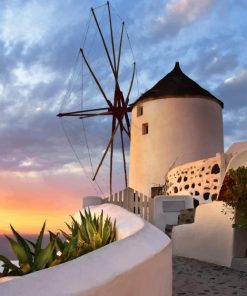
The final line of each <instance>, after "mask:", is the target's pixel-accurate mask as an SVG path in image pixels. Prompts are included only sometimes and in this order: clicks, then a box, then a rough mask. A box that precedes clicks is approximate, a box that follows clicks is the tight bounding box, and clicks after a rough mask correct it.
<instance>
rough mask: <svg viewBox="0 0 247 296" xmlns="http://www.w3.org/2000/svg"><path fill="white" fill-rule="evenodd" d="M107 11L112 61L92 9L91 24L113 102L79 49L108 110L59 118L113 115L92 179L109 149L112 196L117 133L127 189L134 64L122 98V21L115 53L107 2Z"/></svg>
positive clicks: (97, 109) (88, 111) (76, 112)
mask: <svg viewBox="0 0 247 296" xmlns="http://www.w3.org/2000/svg"><path fill="white" fill-rule="evenodd" d="M107 9H108V21H109V30H110V40H111V42H110V43H111V45H110V46H111V50H112V58H111V55H110V52H109V48H108V47H107V44H106V41H105V37H104V34H103V32H102V30H101V27H100V24H99V22H98V19H97V16H96V13H95V11H94V9H93V8H91V13H92V16H93V19H94V22H95V24H96V27H97V29H98V33H99V34H100V38H101V41H102V44H103V48H104V52H105V54H106V56H107V60H108V62H109V65H110V69H111V72H112V74H113V77H114V99H113V102H111V100H110V99H109V98H108V97H107V95H106V93H105V91H104V89H103V87H102V85H101V83H100V82H99V80H98V78H97V76H96V74H95V72H94V70H93V69H92V67H91V66H90V63H89V62H88V59H87V57H86V55H85V53H84V51H83V49H82V48H80V53H81V57H82V59H83V61H84V62H85V65H86V66H87V69H88V71H89V72H90V74H91V77H92V78H93V80H94V82H95V84H96V85H97V87H98V89H99V91H100V93H101V95H102V97H103V98H104V100H105V102H106V104H107V107H103V108H94V109H89V110H79V111H74V112H67V113H59V114H58V115H57V116H58V117H67V116H68V117H78V118H80V119H84V118H91V117H97V116H112V126H111V136H110V139H109V141H108V144H107V146H106V149H105V151H104V153H103V155H102V158H101V160H100V162H99V164H98V166H97V169H96V170H95V173H94V176H93V178H92V180H93V181H94V180H95V179H96V177H97V175H98V172H99V170H100V168H101V166H102V164H103V162H104V160H105V157H106V155H107V153H108V151H109V150H110V180H109V185H110V194H112V177H113V154H114V138H115V136H116V133H117V131H118V130H119V132H120V141H121V151H122V157H123V169H124V180H125V186H126V187H127V186H128V180H127V165H126V155H125V143H124V134H126V135H127V137H128V138H130V120H129V116H128V112H131V109H132V108H131V107H130V106H129V105H128V104H129V97H130V94H131V90H132V86H133V82H134V78H135V71H136V66H135V63H133V70H132V75H131V80H130V84H129V89H128V93H127V95H126V97H125V98H124V95H123V92H122V91H121V87H120V82H119V69H120V63H121V55H122V44H123V34H124V28H125V27H124V26H125V24H124V22H122V24H121V33H120V38H119V45H118V51H117V52H116V48H115V42H114V33H113V27H112V16H111V9H110V3H109V2H107Z"/></svg>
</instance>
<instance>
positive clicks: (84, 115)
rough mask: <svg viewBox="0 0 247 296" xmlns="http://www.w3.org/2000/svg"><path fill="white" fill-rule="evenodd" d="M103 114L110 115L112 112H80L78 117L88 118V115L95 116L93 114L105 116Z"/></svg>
mask: <svg viewBox="0 0 247 296" xmlns="http://www.w3.org/2000/svg"><path fill="white" fill-rule="evenodd" d="M105 115H112V112H102V113H88V114H80V115H79V116H80V117H79V118H80V119H83V118H89V117H95V116H105Z"/></svg>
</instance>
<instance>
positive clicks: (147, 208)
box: [104, 187, 153, 223]
mask: <svg viewBox="0 0 247 296" xmlns="http://www.w3.org/2000/svg"><path fill="white" fill-rule="evenodd" d="M104 202H105V203H112V204H115V205H118V206H120V207H122V208H124V209H126V210H128V211H130V212H132V213H134V214H137V215H138V216H140V217H141V218H143V219H145V220H146V221H149V222H151V223H152V221H153V199H151V198H150V197H148V196H147V195H144V194H142V193H141V192H139V191H137V190H134V189H132V188H130V187H128V188H125V189H124V190H122V191H119V192H117V193H114V194H112V195H111V196H109V197H107V198H105V199H104Z"/></svg>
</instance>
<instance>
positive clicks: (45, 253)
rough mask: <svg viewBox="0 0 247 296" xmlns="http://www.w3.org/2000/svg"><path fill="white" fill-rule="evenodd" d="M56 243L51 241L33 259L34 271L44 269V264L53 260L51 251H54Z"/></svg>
mask: <svg viewBox="0 0 247 296" xmlns="http://www.w3.org/2000/svg"><path fill="white" fill-rule="evenodd" d="M55 245H56V241H55V240H53V241H51V242H50V243H49V244H48V245H47V247H46V248H45V249H42V250H40V252H39V253H38V254H37V256H36V257H35V258H34V265H35V268H36V270H40V269H43V268H45V266H46V264H47V263H48V262H49V261H52V259H53V251H54V249H55Z"/></svg>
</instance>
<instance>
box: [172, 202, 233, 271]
mask: <svg viewBox="0 0 247 296" xmlns="http://www.w3.org/2000/svg"><path fill="white" fill-rule="evenodd" d="M223 208H224V207H223V202H220V201H214V202H212V203H209V204H204V205H200V206H198V207H197V209H196V216H195V222H194V223H193V224H185V225H179V226H175V227H174V228H173V231H172V246H173V255H176V256H184V257H189V258H195V259H198V260H201V261H206V262H211V263H215V264H219V265H224V266H228V267H229V266H231V262H232V257H233V246H234V229H233V228H232V223H233V221H232V220H231V218H232V217H233V214H232V212H231V211H229V212H228V213H227V214H226V215H224V214H223V213H222V209H223Z"/></svg>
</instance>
